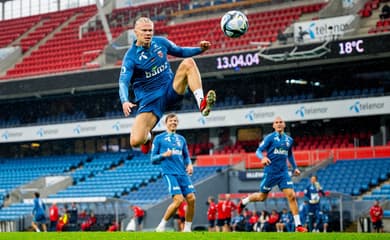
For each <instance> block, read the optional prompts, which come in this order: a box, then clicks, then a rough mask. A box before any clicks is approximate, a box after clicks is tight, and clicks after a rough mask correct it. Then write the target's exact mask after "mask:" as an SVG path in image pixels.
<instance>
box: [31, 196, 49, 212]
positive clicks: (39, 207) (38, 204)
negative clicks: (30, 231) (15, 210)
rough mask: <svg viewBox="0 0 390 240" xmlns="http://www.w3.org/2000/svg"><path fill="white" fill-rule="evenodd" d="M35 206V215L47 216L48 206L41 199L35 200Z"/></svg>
mask: <svg viewBox="0 0 390 240" xmlns="http://www.w3.org/2000/svg"><path fill="white" fill-rule="evenodd" d="M33 204H34V207H33V210H32V213H33V214H34V215H45V210H46V205H45V203H43V202H42V200H41V199H40V198H34V200H33Z"/></svg>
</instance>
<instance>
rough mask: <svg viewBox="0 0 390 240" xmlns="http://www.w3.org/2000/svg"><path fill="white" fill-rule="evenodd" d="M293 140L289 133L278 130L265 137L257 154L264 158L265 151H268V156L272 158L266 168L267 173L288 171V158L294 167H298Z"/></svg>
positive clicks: (277, 173)
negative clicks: (293, 151) (293, 150)
mask: <svg viewBox="0 0 390 240" xmlns="http://www.w3.org/2000/svg"><path fill="white" fill-rule="evenodd" d="M293 142H294V140H293V139H292V138H291V137H290V136H288V135H287V134H285V133H282V134H279V133H278V132H276V131H275V132H273V133H270V134H268V135H267V136H266V137H265V138H264V140H263V141H262V142H261V143H260V146H259V148H258V149H257V151H256V156H257V157H258V158H260V159H262V158H263V152H264V151H265V152H267V157H268V158H269V159H270V160H271V164H270V165H268V166H266V167H265V168H264V172H265V173H270V174H276V175H279V174H283V173H285V172H287V171H288V167H287V161H286V160H287V159H288V161H289V162H290V164H291V166H292V168H293V169H296V168H297V165H296V164H295V160H294V156H293V154H292V145H293Z"/></svg>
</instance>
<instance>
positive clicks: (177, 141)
mask: <svg viewBox="0 0 390 240" xmlns="http://www.w3.org/2000/svg"><path fill="white" fill-rule="evenodd" d="M178 123H179V121H178V118H177V116H176V114H173V113H171V114H168V115H167V116H166V119H165V124H166V128H167V130H166V131H165V132H163V133H160V134H158V135H157V136H156V137H155V138H154V140H153V145H152V154H151V160H152V163H153V164H161V169H162V173H163V177H164V179H165V180H166V182H167V185H168V190H169V193H170V194H171V196H172V197H173V202H172V203H171V204H170V205H169V206H168V208H167V210H166V211H165V214H164V216H163V218H162V219H161V222H160V224H159V225H158V226H157V228H156V232H163V231H165V225H166V223H167V222H168V220H169V219H170V218H171V217H172V216H173V215H174V214H175V213H176V211H177V209H178V208H179V206H180V204H181V203H182V202H183V201H184V200H185V201H187V210H186V214H185V222H184V229H183V232H191V226H192V219H193V217H194V211H195V188H194V185H193V184H192V182H191V179H190V177H189V176H190V175H192V173H193V167H192V163H191V159H190V155H189V152H188V147H187V141H186V140H185V138H184V137H183V136H181V135H179V134H177V133H176V129H177V125H178Z"/></svg>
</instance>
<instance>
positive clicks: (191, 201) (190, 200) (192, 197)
mask: <svg viewBox="0 0 390 240" xmlns="http://www.w3.org/2000/svg"><path fill="white" fill-rule="evenodd" d="M186 200H187V203H188V204H194V203H195V200H196V197H195V194H189V195H188V196H187V197H186Z"/></svg>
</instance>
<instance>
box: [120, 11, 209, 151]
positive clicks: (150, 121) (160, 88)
mask: <svg viewBox="0 0 390 240" xmlns="http://www.w3.org/2000/svg"><path fill="white" fill-rule="evenodd" d="M153 31H154V25H153V22H152V21H151V20H150V19H149V18H146V17H141V18H139V19H138V20H137V21H136V23H135V26H134V32H135V35H136V37H137V40H136V41H135V43H134V44H133V46H132V47H131V48H130V49H129V50H128V51H127V52H126V54H125V56H124V58H123V63H122V68H121V74H120V77H119V96H120V100H121V102H122V109H123V113H124V115H125V116H126V117H127V116H129V115H130V113H131V112H132V108H133V107H135V106H138V111H137V116H136V118H135V121H134V124H133V126H132V129H131V135H130V145H131V146H132V147H138V146H140V145H142V144H144V143H146V142H147V141H148V140H150V138H151V135H150V132H151V130H152V129H153V127H154V126H155V125H156V124H157V123H158V121H159V120H160V118H161V117H162V115H163V114H164V112H165V110H166V108H167V107H169V106H173V105H174V104H176V103H178V102H179V101H181V100H182V99H183V96H184V93H185V91H186V89H187V86H188V87H189V88H190V90H191V91H192V93H193V94H194V96H195V99H196V101H197V104H198V107H199V109H200V111H201V114H202V115H203V116H208V115H209V113H210V110H211V108H212V106H213V105H214V103H215V100H216V94H215V92H214V91H213V90H210V91H209V92H208V93H207V95H206V97H204V95H203V88H202V80H201V77H200V73H199V69H198V67H197V65H196V63H195V61H194V60H193V59H192V58H190V57H192V56H195V55H198V54H201V53H202V52H204V51H206V50H208V49H209V48H210V45H211V44H210V42H208V41H201V42H200V46H199V47H179V46H177V45H175V44H174V43H172V42H171V41H169V40H168V39H167V38H165V37H157V36H153ZM168 55H172V56H175V57H184V58H185V59H184V60H183V61H182V62H181V63H180V65H179V66H178V69H177V71H176V74H174V73H173V72H172V70H171V66H170V64H169V63H168V58H167V56H168ZM130 85H131V86H132V89H133V92H134V95H135V99H134V102H130V99H129V86H130ZM147 151H148V149H145V151H144V152H147Z"/></svg>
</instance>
